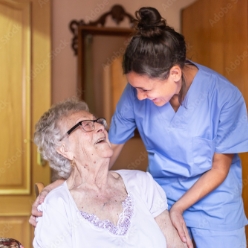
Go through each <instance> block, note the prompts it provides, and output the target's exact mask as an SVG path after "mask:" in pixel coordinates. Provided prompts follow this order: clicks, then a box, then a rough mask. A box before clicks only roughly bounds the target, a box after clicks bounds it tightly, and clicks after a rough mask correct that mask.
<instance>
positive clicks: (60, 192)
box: [45, 182, 68, 202]
mask: <svg viewBox="0 0 248 248" xmlns="http://www.w3.org/2000/svg"><path fill="white" fill-rule="evenodd" d="M67 198H68V188H67V184H66V182H64V183H63V184H61V185H60V186H58V187H56V188H55V189H53V190H52V191H50V192H49V193H48V195H47V197H46V198H45V202H53V201H57V200H58V199H67Z"/></svg>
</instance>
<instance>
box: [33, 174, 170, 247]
mask: <svg viewBox="0 0 248 248" xmlns="http://www.w3.org/2000/svg"><path fill="white" fill-rule="evenodd" d="M116 172H117V173H118V174H119V175H120V176H121V177H122V179H123V181H124V184H125V186H126V190H127V192H128V197H127V198H126V200H125V201H124V202H123V203H122V205H123V212H122V214H121V215H120V217H119V221H118V223H117V225H116V226H115V225H114V224H113V223H111V222H110V221H109V220H104V221H102V220H100V219H98V217H97V216H95V215H92V214H88V213H86V212H82V211H79V210H78V208H77V206H76V204H75V202H74V200H73V198H72V196H71V194H70V192H69V190H68V187H67V184H66V182H65V183H63V184H62V185H61V186H60V187H58V188H56V189H54V190H53V191H51V192H50V193H49V195H48V196H47V197H46V199H45V202H44V203H43V204H42V205H41V206H40V210H42V211H43V217H42V218H38V223H37V227H36V228H35V238H34V240H33V246H34V248H37V247H40V248H55V247H58V248H69V247H70V248H116V247H121V248H127V247H128V248H131V247H132V248H153V247H154V248H155V247H156V248H160V247H161V248H165V247H166V240H165V237H164V235H163V233H162V232H161V230H160V228H159V227H158V225H157V223H156V222H155V220H154V218H155V217H156V216H158V215H159V214H161V213H162V212H163V211H164V210H166V209H167V200H166V196H165V193H164V191H163V189H162V188H161V187H160V186H159V185H158V184H157V183H156V182H155V181H154V180H153V178H152V177H151V175H150V174H149V173H148V172H141V171H134V170H119V171H116Z"/></svg>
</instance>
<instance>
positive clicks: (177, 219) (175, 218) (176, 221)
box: [170, 206, 194, 248]
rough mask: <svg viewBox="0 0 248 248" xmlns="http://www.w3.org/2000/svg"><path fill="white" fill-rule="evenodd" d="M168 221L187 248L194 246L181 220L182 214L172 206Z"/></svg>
mask: <svg viewBox="0 0 248 248" xmlns="http://www.w3.org/2000/svg"><path fill="white" fill-rule="evenodd" d="M170 219H171V222H172V224H173V226H174V227H175V228H176V230H177V232H178V235H179V237H180V238H181V240H182V241H183V242H184V243H186V244H187V246H188V248H193V247H194V246H193V243H192V240H191V238H190V236H189V233H188V229H187V227H186V224H185V221H184V219H183V212H182V211H180V210H179V209H177V208H176V207H174V206H172V208H171V209H170Z"/></svg>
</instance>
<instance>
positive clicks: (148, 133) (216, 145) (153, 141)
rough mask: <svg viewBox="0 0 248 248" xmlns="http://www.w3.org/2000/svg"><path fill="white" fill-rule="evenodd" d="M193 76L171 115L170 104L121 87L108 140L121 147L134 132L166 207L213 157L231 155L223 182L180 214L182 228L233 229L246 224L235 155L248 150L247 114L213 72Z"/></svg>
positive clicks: (237, 93) (206, 70) (236, 92)
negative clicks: (161, 104) (138, 134)
mask: <svg viewBox="0 0 248 248" xmlns="http://www.w3.org/2000/svg"><path fill="white" fill-rule="evenodd" d="M194 64H195V65H196V66H197V67H198V69H199V70H198V72H197V74H196V76H195V78H194V80H193V82H192V84H191V86H190V88H189V90H188V92H187V95H186V97H185V99H184V101H183V103H182V105H181V106H180V107H179V109H178V110H177V112H175V111H174V109H173V108H172V106H171V105H170V103H167V104H165V105H164V106H161V107H159V106H156V105H155V104H154V103H153V102H152V101H150V100H147V99H146V100H142V101H139V100H138V99H137V97H136V89H135V88H133V87H132V86H131V85H129V84H128V85H127V86H126V88H125V90H124V92H123V94H122V97H121V99H120V101H119V103H118V105H117V108H116V111H115V114H114V116H113V118H112V121H111V126H110V130H109V139H110V142H111V143H113V144H123V143H125V142H126V141H127V140H128V139H130V138H131V137H132V136H133V135H134V130H135V128H136V127H137V128H138V130H139V133H140V135H141V138H142V140H143V142H144V144H145V147H146V149H147V152H148V159H149V166H148V171H149V172H150V173H151V175H152V176H153V178H154V179H155V180H156V181H157V182H158V183H159V184H160V185H161V186H162V188H163V189H164V191H165V193H166V195H167V198H168V204H169V207H171V206H172V205H173V204H174V203H175V201H177V200H178V199H179V198H180V197H181V196H182V195H183V194H184V193H185V192H186V191H187V190H188V189H189V188H190V187H191V186H192V185H193V184H194V183H195V182H196V181H197V180H198V179H199V178H200V177H201V175H202V174H203V173H205V172H206V171H208V170H210V169H211V167H212V158H213V155H214V153H233V154H235V156H234V158H233V161H232V165H231V168H230V171H229V173H228V176H227V178H226V179H225V181H224V182H223V183H222V184H221V185H220V186H219V187H218V188H216V189H215V190H214V191H212V192H211V193H210V194H208V195H207V196H206V197H204V198H203V199H201V200H200V201H198V202H197V203H196V204H194V205H193V206H191V207H190V208H189V209H187V210H186V211H185V212H184V219H185V221H186V224H187V226H188V227H195V228H202V229H212V230H234V229H238V228H241V227H243V226H244V225H246V224H248V221H247V218H246V216H245V213H244V207H243V201H242V196H241V193H242V187H243V185H242V169H241V163H240V159H239V157H238V155H237V153H240V152H247V151H248V121H247V110H246V106H245V102H244V99H243V97H242V94H241V93H240V91H239V90H238V89H237V87H235V86H234V85H233V84H231V83H230V82H229V81H228V80H227V79H226V78H224V77H223V76H221V75H220V74H218V73H216V72H214V71H213V70H211V69H209V68H206V67H204V66H202V65H199V64H196V63H194Z"/></svg>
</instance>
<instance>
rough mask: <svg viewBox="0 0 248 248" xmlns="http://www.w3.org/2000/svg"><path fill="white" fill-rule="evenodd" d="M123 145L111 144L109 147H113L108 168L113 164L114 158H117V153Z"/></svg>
mask: <svg viewBox="0 0 248 248" xmlns="http://www.w3.org/2000/svg"><path fill="white" fill-rule="evenodd" d="M124 145H125V143H124V144H119V145H117V144H111V147H112V148H113V151H114V154H113V156H112V157H111V159H110V163H109V169H111V168H112V166H113V165H114V163H115V161H116V159H117V158H118V156H119V154H120V152H121V150H122V148H123V146H124Z"/></svg>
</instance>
